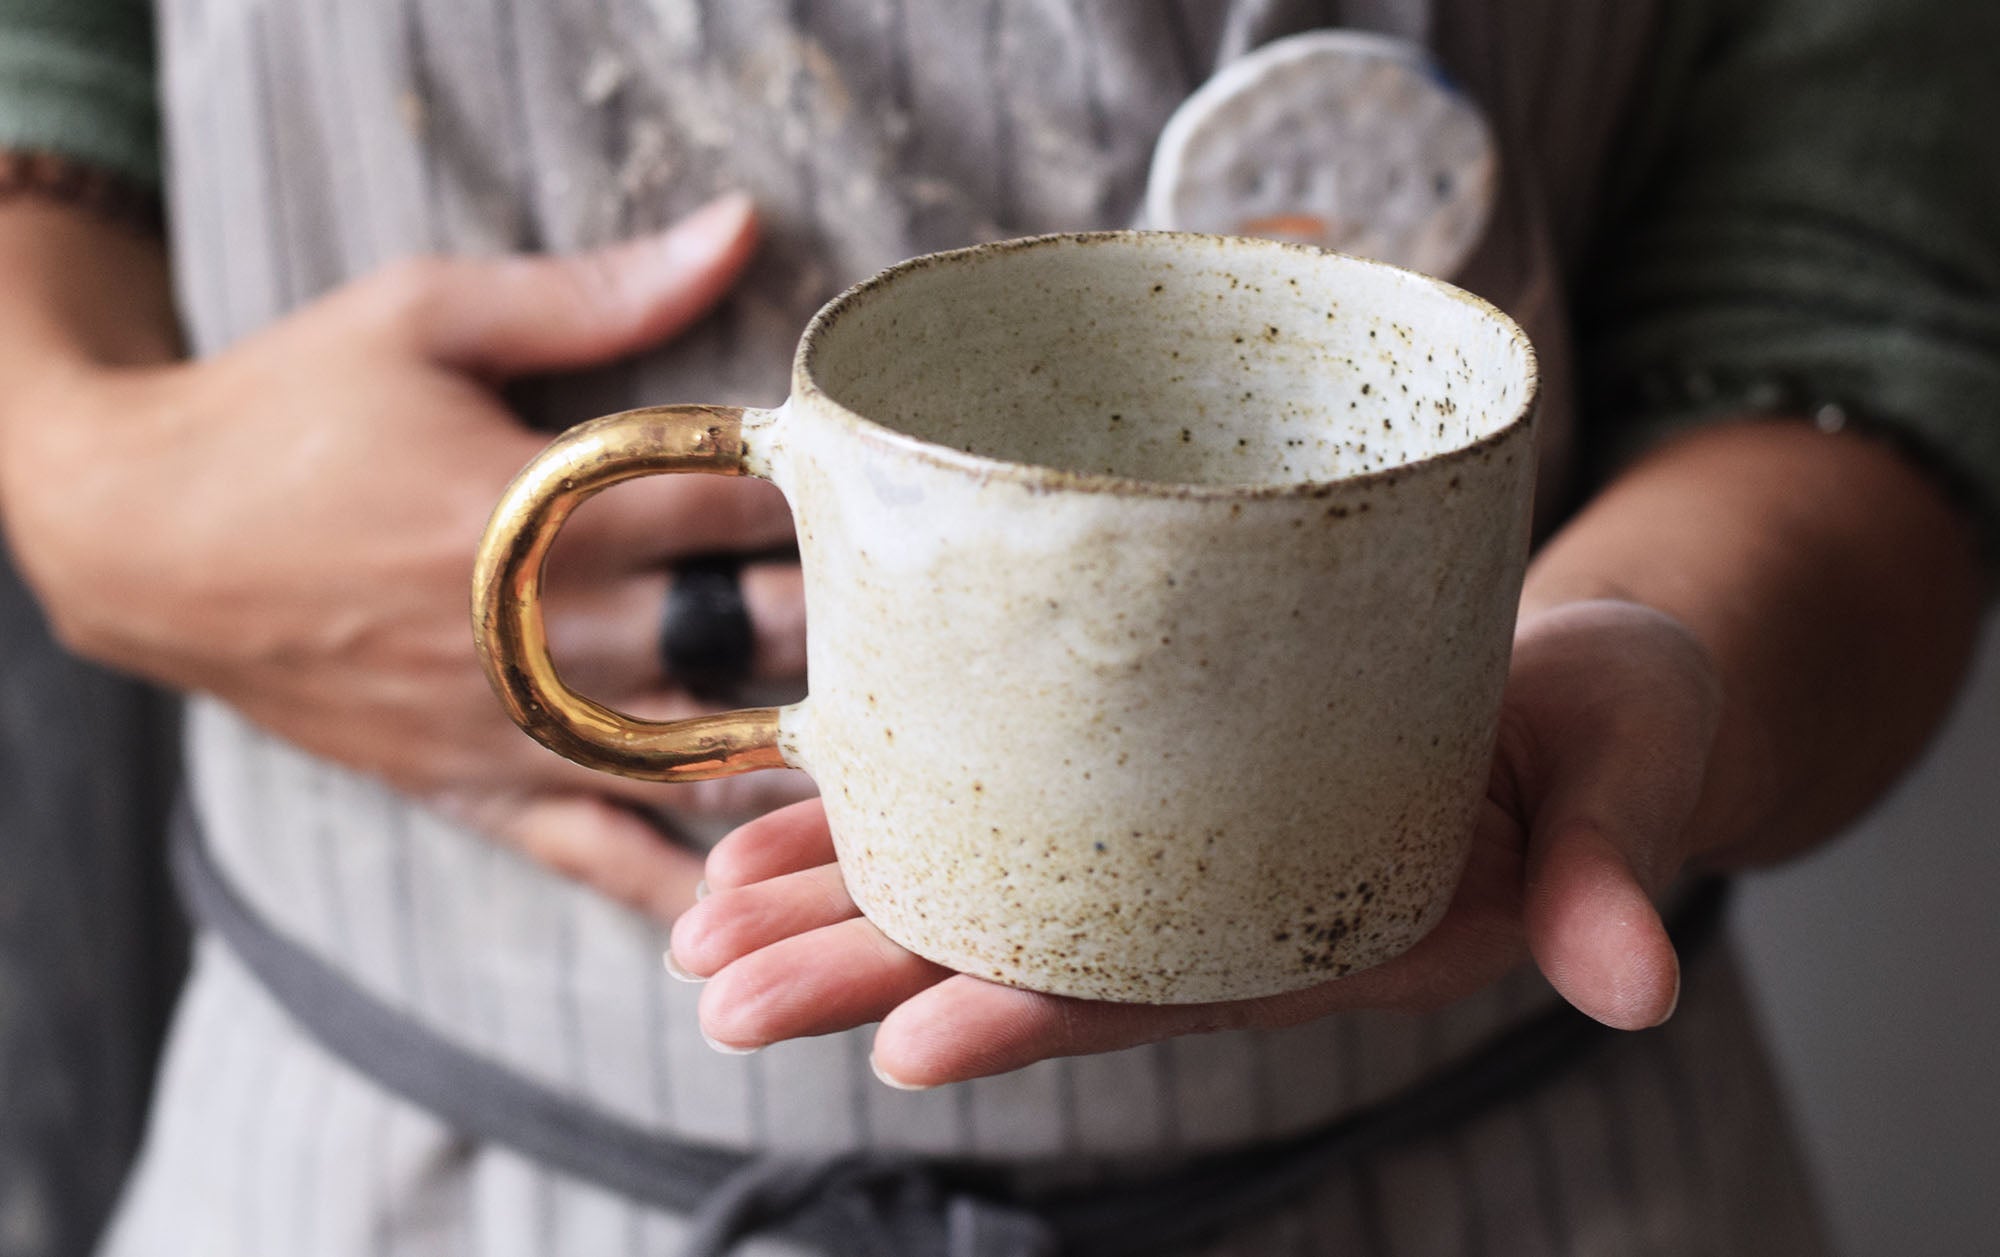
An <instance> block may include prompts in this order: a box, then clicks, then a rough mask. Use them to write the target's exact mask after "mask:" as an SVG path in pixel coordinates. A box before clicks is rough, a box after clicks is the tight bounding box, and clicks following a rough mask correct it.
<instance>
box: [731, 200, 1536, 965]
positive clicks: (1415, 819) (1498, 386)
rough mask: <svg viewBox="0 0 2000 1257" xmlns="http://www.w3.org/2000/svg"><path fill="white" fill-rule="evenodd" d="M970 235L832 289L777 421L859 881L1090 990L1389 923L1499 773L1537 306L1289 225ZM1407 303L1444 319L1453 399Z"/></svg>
mask: <svg viewBox="0 0 2000 1257" xmlns="http://www.w3.org/2000/svg"><path fill="white" fill-rule="evenodd" d="M954 258H955V259H956V260H953V259H951V258H947V259H931V260H928V261H926V262H924V263H921V264H911V265H910V266H907V267H904V268H898V269H897V270H896V271H892V272H891V273H890V274H889V275H888V276H887V277H884V278H880V279H877V280H875V281H870V283H869V284H866V285H863V286H861V287H860V288H858V289H855V290H853V291H851V292H850V293H849V294H848V295H847V296H845V297H843V298H842V299H841V300H839V301H837V302H835V303H834V305H832V306H830V307H829V308H828V310H827V311H825V312H823V313H822V315H821V316H820V317H819V318H818V319H816V320H815V321H814V325H813V330H812V332H811V333H810V335H809V337H808V342H807V345H806V346H805V347H804V348H802V350H801V353H800V357H799V359H798V366H797V373H796V378H795V382H794V398H793V401H792V402H791V403H790V404H789V406H788V407H787V409H786V410H785V411H783V412H779V413H776V414H775V415H773V416H772V417H771V419H770V421H769V424H768V426H767V427H766V428H765V429H764V430H763V431H762V432H761V433H760V436H761V437H762V439H763V445H762V446H761V447H760V449H761V454H760V456H761V457H764V458H766V459H767V460H768V465H769V467H770V469H771V475H772V477H773V479H775V480H777V481H778V483H779V484H780V485H781V486H782V487H783V488H784V489H785V491H786V493H787V495H788V496H789V497H790V498H791V500H792V502H793V504H794V506H795V508H796V510H797V512H798V515H799V517H800V519H801V521H802V522H803V523H805V524H806V525H809V526H807V527H802V528H801V547H802V551H803V557H804V563H805V570H806V582H807V603H808V606H809V607H810V609H811V610H810V614H811V617H812V631H811V634H810V636H809V639H808V653H809V661H808V662H809V669H810V672H811V676H812V685H813V693H812V696H811V698H810V699H808V700H807V702H806V703H805V704H803V705H802V706H800V707H797V708H793V709H790V710H789V711H788V712H787V715H786V718H785V719H786V721H787V724H786V726H785V727H786V731H787V735H788V736H789V737H790V738H791V739H792V742H793V743H794V744H795V745H796V747H797V748H798V752H797V755H796V757H795V762H798V763H799V764H800V765H801V766H803V767H806V768H807V769H808V770H809V771H811V772H812V773H813V774H814V775H815V776H816V777H817V778H818V780H819V781H820V784H821V785H822V787H823V793H824V797H825V798H826V806H827V814H828V818H829V821H830V822H831V824H832V827H833V831H834V837H835V844H836V847H837V849H838V851H839V854H840V858H841V866H842V871H843V875H844V877H845V878H846V880H847V883H848V888H849V891H850V893H851V894H852V896H853V898H854V901H855V902H856V903H857V904H858V905H860V906H861V908H862V909H863V911H864V912H866V913H867V914H868V916H869V917H870V919H871V920H873V921H874V922H875V923H876V924H877V925H878V926H879V927H880V928H882V929H883V930H884V932H885V933H887V934H888V935H889V936H890V937H892V938H894V939H896V940H897V941H899V942H901V943H903V944H904V945H905V946H907V947H909V948H911V949H912V950H913V951H916V952H917V953H919V954H921V955H924V956H926V957H928V958H930V959H932V960H935V961H938V962H939V963H942V964H946V965H949V966H951V967H953V968H957V969H960V970H962V971H965V972H970V973H979V974H984V975H988V976H990V977H992V979H993V980H994V981H997V982H1004V983H1008V984H1011V985H1018V986H1026V987H1031V988H1034V989H1038V990H1047V991H1055V992H1059V993H1064V994H1071V995H1079V996H1084V997H1089V998H1099V999H1115V1000H1140V1001H1152V1002H1185V1001H1200V1000H1211V999H1222V998H1239V997H1248V996H1253V995H1259V994H1266V993H1272V992H1276V991H1281V990H1287V989H1293V988H1296V987H1300V986H1304V985H1308V984H1311V983H1314V982H1318V981H1323V980H1325V979H1326V978H1328V977H1330V976H1333V975H1335V974H1339V973H1346V972H1352V971H1353V970H1355V969H1358V968H1362V967H1365V966H1367V965H1370V964H1374V963H1377V962H1379V961H1381V960H1383V959H1386V958H1387V957H1389V956H1391V955H1394V954H1396V953H1397V952H1399V951H1401V950H1402V949H1403V948H1405V947H1407V946H1408V945H1409V944H1410V943H1411V942H1413V941H1414V940H1415V939H1416V938H1418V937H1420V936H1421V935H1422V933H1423V932H1424V931H1425V930H1427V929H1429V928H1430V926H1431V925H1432V924H1433V923H1434V922H1435V920H1436V918H1437V914H1438V913H1441V912H1442V910H1443V905H1444V904H1445V903H1446V902H1447V901H1448V898H1449V891H1450V889H1451V887H1452V885H1453V884H1454V882H1455V881H1456V879H1457V876H1458V872H1459V868H1460V866H1461V864H1462V862H1463V859H1464V854H1465V850H1466V841H1467V835H1468V834H1469V832H1470V826H1471V821H1472V818H1473V817H1474V815H1475V814H1476V810H1477V807H1478V804H1479V800H1480V798H1481V797H1483V794H1484V786H1485V772H1486V768H1487V765H1488V763H1489V759H1490V753H1491V751H1490V748H1491V738H1492V712H1494V711H1495V710H1497V700H1498V695H1499V688H1500V685H1501V683H1502V682H1503V681H1504V677H1505V664H1506V650H1507V643H1508V627H1509V626H1510V625H1511V619H1512V609H1513V602H1514V598H1515V596H1516V593H1517V591H1518V583H1519V573H1520V566H1521V563H1522V560H1523V558H1524V556H1525V538H1526V526H1527V516H1526V509H1527V508H1526V502H1527V500H1528V496H1529V495H1528V493H1527V487H1526V484H1525V481H1526V479H1527V471H1528V469H1529V467H1530V466H1531V464H1530V463H1529V462H1528V460H1526V459H1525V458H1522V459H1518V460H1514V461H1509V462H1506V463H1502V462H1501V461H1500V460H1499V459H1498V458H1494V457H1492V455H1493V454H1494V453H1496V452H1497V453H1502V454H1505V455H1507V456H1508V457H1509V458H1510V459H1512V458H1513V455H1514V454H1515V452H1516V451H1525V450H1526V449H1527V448H1529V446H1528V444H1527V443H1528V442H1529V441H1531V440H1532V428H1531V425H1530V424H1529V423H1528V422H1526V420H1525V419H1524V418H1523V412H1524V410H1525V408H1526V407H1527V405H1528V403H1529V400H1530V398H1531V397H1532V393H1533V387H1532V366H1531V357H1530V355H1529V353H1528V351H1527V350H1526V347H1525V345H1524V344H1523V343H1522V342H1520V341H1519V340H1518V339H1517V336H1518V334H1517V333H1514V332H1513V331H1512V330H1511V328H1510V326H1509V325H1507V324H1505V323H1504V321H1501V320H1499V319H1498V318H1497V316H1496V315H1494V314H1493V313H1492V311H1491V310H1490V308H1489V307H1485V306H1484V305H1482V304H1480V303H1478V302H1476V301H1474V300H1473V299H1471V298H1465V297H1463V296H1461V295H1457V294H1453V293H1451V292H1450V291H1449V290H1446V289H1443V288H1442V287H1441V286H1437V285H1434V284H1432V283H1430V282H1429V281H1424V280H1419V279H1416V278H1414V277H1411V276H1408V275H1405V274H1403V273H1401V272H1395V271H1392V270H1389V269H1388V268H1383V267H1378V266H1374V265H1372V264H1367V263H1358V262H1354V261H1351V260H1346V259H1336V258H1333V257H1331V256H1330V255H1324V254H1320V253H1317V252H1315V251H1312V250H1307V249H1299V248H1294V247H1290V246H1281V245H1273V244H1262V243H1251V242H1243V241H1220V240H1215V239H1211V238H1206V237H1187V236H1174V235H1170V234H1164V233H1161V234H1153V233H1148V234H1146V235H1143V236H1114V237H1062V238H1055V239H1050V240H1044V241H1035V242H1026V243H1019V244H1004V245H999V246H991V247H986V248H982V249H976V250H972V251H969V252H966V253H961V254H958V255H954ZM1168 263H1171V273H1172V282H1171V283H1170V284H1168V283H1164V282H1163V281H1162V280H1161V279H1159V278H1158V276H1159V275H1160V274H1162V273H1165V272H1166V271H1167V270H1168V265H1167V264H1168ZM1328 291H1337V292H1338V293H1339V294H1340V295H1341V301H1340V303H1339V304H1338V305H1336V306H1334V307H1332V308H1329V305H1328V303H1327V302H1326V301H1325V299H1324V298H1323V297H1321V298H1319V299H1317V300H1312V301H1308V300H1307V299H1306V298H1307V296H1308V295H1309V294H1316V293H1317V294H1324V293H1326V292H1328ZM1218 303H1223V304H1222V306H1221V307H1220V308H1218ZM947 304H948V305H949V307H950V308H951V309H952V310H953V312H954V317H952V318H948V319H941V318H937V317H934V312H935V311H936V310H937V309H939V308H943V307H944V306H945V305H947ZM1344 311H1356V312H1366V313H1365V314H1361V315H1358V316H1357V315H1356V314H1352V313H1345V312H1344ZM1371 317H1372V318H1373V319H1374V320H1378V321H1379V322H1376V323H1373V324H1371V322H1370V318H1371ZM892 320H894V321H895V322H896V326H895V328H894V331H893V333H891V332H890V331H889V330H888V329H889V327H890V323H891V321H892ZM1377 326H1383V327H1388V328H1390V329H1391V332H1392V335H1391V337H1389V338H1380V337H1378V336H1377V335H1376V334H1375V333H1376V327H1377ZM1419 333H1421V335H1422V337H1423V339H1424V341H1425V343H1426V344H1427V345H1430V346H1433V347H1435V348H1434V349H1433V351H1432V352H1433V354H1434V356H1435V357H1436V358H1438V359H1445V358H1447V357H1450V356H1451V355H1449V354H1447V353H1446V352H1445V349H1446V347H1453V349H1454V352H1456V353H1458V358H1459V362H1460V366H1461V368H1462V369H1463V370H1464V371H1465V373H1466V374H1465V376H1464V379H1465V380H1466V382H1467V383H1465V384H1463V385H1461V389H1462V390H1463V394H1462V396H1460V398H1459V403H1460V404H1459V405H1458V408H1457V411H1456V413H1447V412H1445V411H1443V410H1433V409H1432V406H1433V403H1432V402H1431V401H1430V400H1428V399H1427V398H1426V397H1425V396H1424V394H1425V393H1426V392H1431V393H1435V392H1438V391H1440V385H1439V383H1438V381H1437V375H1436V370H1435V368H1436V364H1435V363H1431V364H1430V368H1431V369H1429V370H1426V369H1424V368H1417V367H1415V365H1414V364H1415V361H1416V359H1415V349H1414V348H1411V347H1410V346H1412V345H1413V344H1414V339H1413V338H1414V337H1416V336H1417V335H1418V334H1419ZM1382 340H1386V341H1387V342H1388V343H1387V344H1386V345H1381V344H1379V343H1371V342H1379V341H1382ZM1246 342H1254V348H1252V347H1250V345H1249V344H1247V343H1246ZM1384 353H1386V355H1387V357H1386V364H1385V362H1384V361H1380V360H1379V359H1382V358H1383V355H1384ZM1364 371H1365V372H1366V373H1368V375H1369V376H1370V377H1372V378H1368V379H1364V378H1363V372H1364ZM1392 375H1393V378H1395V379H1397V380H1398V381H1399V382H1401V381H1404V380H1408V381H1410V384H1409V386H1408V387H1409V388H1410V390H1411V391H1410V393H1408V394H1404V393H1403V392H1402V391H1401V390H1400V389H1390V388H1386V387H1385V388H1382V389H1377V388H1374V387H1373V384H1374V383H1378V382H1381V381H1382V380H1384V379H1386V378H1390V376H1392ZM1433 419H1442V420H1443V421H1444V424H1443V426H1442V427H1437V428H1436V429H1435V430H1434V423H1433V422H1432V420H1433ZM1481 459H1487V460H1488V461H1486V462H1483V463H1482V462H1481V461H1480V460H1481ZM1517 462H1518V466H1517V465H1516V463H1517ZM1453 476H1457V477H1459V478H1460V485H1459V487H1458V489H1457V490H1455V491H1453V490H1450V489H1449V488H1448V482H1449V480H1450V479H1451V478H1452V477H1453ZM1336 523H1337V525H1338V526H1335V525H1336ZM1223 524H1226V525H1227V526H1218V525H1223ZM1439 570H1450V571H1453V572H1457V573H1462V574H1463V579H1459V580H1454V581H1453V582H1450V583H1448V584H1446V585H1443V586H1440V585H1439V584H1438V583H1437V582H1435V581H1432V580H1430V579H1426V578H1428V577H1429V576H1430V575H1431V574H1432V573H1434V572H1436V571H1439ZM1426 626H1428V627H1429V628H1430V629H1431V631H1424V629H1425V627H1426ZM874 729H881V730H882V731H883V733H882V737H881V738H880V739H877V738H874V737H873V736H872V734H871V732H870V731H871V730H874ZM892 746H893V751H891V750H890V748H891V747H892ZM952 800H957V801H958V802H956V803H953V802H952ZM1413 800H1416V801H1417V802H1412V801H1413ZM1030 835H1032V836H1033V837H1032V838H1030V837H1029V836H1030ZM864 836H865V842H864V841H863V839H864ZM1398 864H1400V865H1401V866H1402V867H1401V871H1400V872H1398V871H1397V865H1398ZM1364 885H1365V887H1366V892H1367V896H1368V897H1367V898H1366V899H1365V900H1364V899H1363V897H1362V893H1361V887H1363V886H1364ZM1280 935H1283V937H1279V936H1280Z"/></svg>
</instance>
